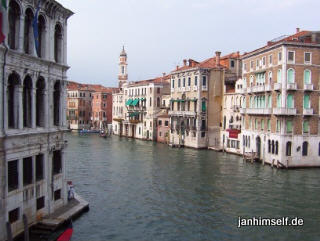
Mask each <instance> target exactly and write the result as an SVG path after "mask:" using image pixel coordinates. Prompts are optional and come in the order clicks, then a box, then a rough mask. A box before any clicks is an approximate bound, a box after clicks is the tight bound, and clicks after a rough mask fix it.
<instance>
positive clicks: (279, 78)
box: [277, 69, 282, 83]
mask: <svg viewBox="0 0 320 241" xmlns="http://www.w3.org/2000/svg"><path fill="white" fill-rule="evenodd" d="M281 75H282V71H281V69H278V72H277V82H278V83H281V81H282V76H281Z"/></svg>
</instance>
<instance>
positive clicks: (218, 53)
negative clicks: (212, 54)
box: [216, 51, 221, 66]
mask: <svg viewBox="0 0 320 241" xmlns="http://www.w3.org/2000/svg"><path fill="white" fill-rule="evenodd" d="M220 55H221V52H220V51H216V65H217V66H220Z"/></svg>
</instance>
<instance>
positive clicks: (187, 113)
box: [168, 110, 197, 116]
mask: <svg viewBox="0 0 320 241" xmlns="http://www.w3.org/2000/svg"><path fill="white" fill-rule="evenodd" d="M168 114H169V115H174V116H195V115H197V112H195V111H172V110H171V111H169V113H168Z"/></svg>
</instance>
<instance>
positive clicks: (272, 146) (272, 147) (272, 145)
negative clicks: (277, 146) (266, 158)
mask: <svg viewBox="0 0 320 241" xmlns="http://www.w3.org/2000/svg"><path fill="white" fill-rule="evenodd" d="M271 149H272V150H271V152H272V154H274V141H272V144H271Z"/></svg>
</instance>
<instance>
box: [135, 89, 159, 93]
mask: <svg viewBox="0 0 320 241" xmlns="http://www.w3.org/2000/svg"><path fill="white" fill-rule="evenodd" d="M138 94H139V91H138ZM157 94H160V87H158V88H157Z"/></svg>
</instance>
